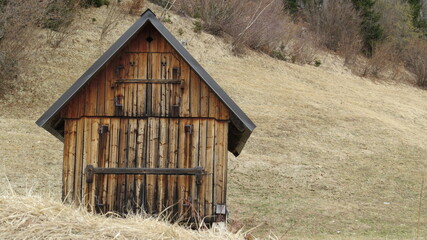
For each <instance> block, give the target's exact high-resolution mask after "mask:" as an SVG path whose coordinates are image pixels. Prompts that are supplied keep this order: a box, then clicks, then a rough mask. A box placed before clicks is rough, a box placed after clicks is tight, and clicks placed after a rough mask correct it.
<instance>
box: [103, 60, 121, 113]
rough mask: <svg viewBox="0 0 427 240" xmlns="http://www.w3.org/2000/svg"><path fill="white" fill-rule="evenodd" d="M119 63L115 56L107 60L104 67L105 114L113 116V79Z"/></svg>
mask: <svg viewBox="0 0 427 240" xmlns="http://www.w3.org/2000/svg"><path fill="white" fill-rule="evenodd" d="M118 65H119V61H118V60H117V57H116V58H115V59H113V60H112V61H110V62H108V63H107V65H106V67H105V70H104V71H105V72H106V73H105V116H114V113H115V106H114V97H115V93H116V90H115V87H116V84H115V81H116V80H117V79H116V72H115V71H116V68H117V66H118Z"/></svg>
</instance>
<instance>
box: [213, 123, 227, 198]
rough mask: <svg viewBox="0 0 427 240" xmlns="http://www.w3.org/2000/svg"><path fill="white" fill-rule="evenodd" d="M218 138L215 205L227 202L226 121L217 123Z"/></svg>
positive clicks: (216, 140)
mask: <svg viewBox="0 0 427 240" xmlns="http://www.w3.org/2000/svg"><path fill="white" fill-rule="evenodd" d="M216 126H217V127H216V138H215V160H214V162H215V169H214V206H216V205H218V204H219V205H223V204H225V170H226V166H225V164H226V163H227V155H226V154H225V153H226V151H227V148H226V146H225V144H226V143H227V139H226V137H225V135H224V134H225V133H226V129H225V127H226V122H219V121H217V123H216Z"/></svg>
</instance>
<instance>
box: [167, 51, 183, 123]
mask: <svg viewBox="0 0 427 240" xmlns="http://www.w3.org/2000/svg"><path fill="white" fill-rule="evenodd" d="M180 75H181V65H180V62H179V60H178V59H177V58H176V57H175V55H173V54H171V78H172V79H174V80H180V79H181V76H180ZM170 88H171V89H170V92H171V93H170V94H171V96H170V101H169V102H170V106H169V116H172V117H178V115H179V114H180V111H178V113H176V116H174V115H173V114H174V112H173V111H174V108H173V106H178V107H180V105H181V104H180V97H181V86H180V84H172V85H171V87H170Z"/></svg>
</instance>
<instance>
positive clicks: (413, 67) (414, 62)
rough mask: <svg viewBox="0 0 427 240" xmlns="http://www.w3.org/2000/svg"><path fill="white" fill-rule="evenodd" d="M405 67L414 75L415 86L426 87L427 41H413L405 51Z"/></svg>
mask: <svg viewBox="0 0 427 240" xmlns="http://www.w3.org/2000/svg"><path fill="white" fill-rule="evenodd" d="M405 66H406V67H407V68H408V69H409V70H410V71H411V72H412V73H414V74H415V76H416V80H417V82H416V83H417V85H418V86H421V87H427V41H426V40H425V39H413V40H412V41H411V42H410V43H409V45H408V46H407V49H406V51H405Z"/></svg>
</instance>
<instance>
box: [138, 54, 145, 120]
mask: <svg viewBox="0 0 427 240" xmlns="http://www.w3.org/2000/svg"><path fill="white" fill-rule="evenodd" d="M138 64H139V67H138V68H139V69H138V79H146V78H147V54H146V53H140V54H139V57H138ZM146 97H147V87H146V84H138V89H137V113H136V114H137V116H145V114H146Z"/></svg>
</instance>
